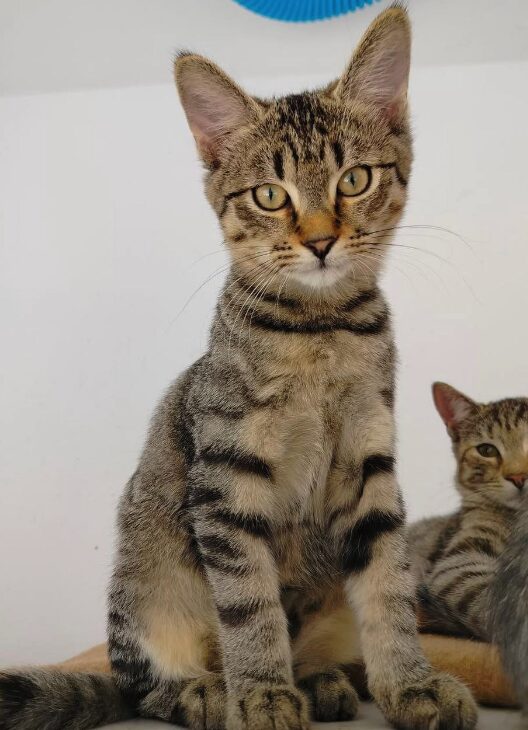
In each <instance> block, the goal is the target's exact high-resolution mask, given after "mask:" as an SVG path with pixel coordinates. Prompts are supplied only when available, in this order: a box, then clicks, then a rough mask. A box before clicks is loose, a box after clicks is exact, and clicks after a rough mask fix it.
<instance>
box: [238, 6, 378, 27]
mask: <svg viewBox="0 0 528 730" xmlns="http://www.w3.org/2000/svg"><path fill="white" fill-rule="evenodd" d="M374 1H375V0H235V2H237V3H238V4H239V5H242V6H243V7H244V8H247V9H248V10H252V11H253V12H254V13H258V14H259V15H264V16H266V17H267V18H273V19H274V20H285V21H287V22H289V23H302V22H306V21H310V20H324V19H325V18H333V17H335V16H336V15H343V14H344V13H351V12H352V11H353V10H357V9H358V8H363V7H365V5H372V3H373V2H374Z"/></svg>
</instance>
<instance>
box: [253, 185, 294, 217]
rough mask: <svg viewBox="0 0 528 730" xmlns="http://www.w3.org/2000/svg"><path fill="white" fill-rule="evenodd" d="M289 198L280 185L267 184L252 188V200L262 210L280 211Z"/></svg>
mask: <svg viewBox="0 0 528 730" xmlns="http://www.w3.org/2000/svg"><path fill="white" fill-rule="evenodd" d="M289 199H290V196H289V195H288V193H287V192H286V190H284V188H282V187H281V186H280V185H275V184H274V183H267V184H266V185H259V186H258V188H253V200H254V201H255V203H256V204H257V205H258V206H259V208H263V209H264V210H280V209H281V208H284V206H285V205H286V203H287V202H288V201H289Z"/></svg>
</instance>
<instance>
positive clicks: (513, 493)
mask: <svg viewBox="0 0 528 730" xmlns="http://www.w3.org/2000/svg"><path fill="white" fill-rule="evenodd" d="M433 395H434V401H435V404H436V407H437V409H438V412H439V413H440V415H441V417H442V419H443V420H444V422H445V424H446V426H447V430H448V433H449V435H450V437H451V439H452V442H453V450H454V453H455V457H456V460H457V478H456V487H457V489H458V491H459V492H460V495H461V497H462V503H461V506H460V509H459V510H458V511H457V512H456V513H455V514H453V515H449V516H445V517H433V518H432V519H426V520H422V521H421V522H418V523H416V524H415V525H413V526H411V528H410V529H409V541H410V548H411V559H412V563H413V567H414V569H415V572H416V576H417V579H418V583H419V595H420V599H421V607H422V609H423V612H424V619H425V622H426V627H428V628H430V629H434V630H436V631H442V632H447V633H450V634H453V633H454V634H461V635H467V636H471V637H475V638H479V639H485V640H490V639H491V636H490V627H489V619H488V613H489V612H488V603H489V595H488V594H489V586H490V584H491V583H492V581H493V579H494V576H495V573H496V572H497V566H498V558H499V556H500V555H501V553H502V552H503V550H504V548H505V546H506V545H507V541H508V538H509V535H510V532H511V530H512V526H513V524H514V522H515V520H516V518H517V516H518V513H519V511H520V507H521V503H522V493H523V491H526V488H525V485H526V484H527V483H528V399H527V398H511V399H508V400H501V401H498V402H496V403H489V404H480V403H475V402H474V401H472V400H470V399H469V398H468V397H467V396H465V395H462V394H461V393H459V392H458V391H457V390H455V389H454V388H452V387H451V386H449V385H445V384H443V383H435V385H434V386H433Z"/></svg>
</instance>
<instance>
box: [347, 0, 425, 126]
mask: <svg viewBox="0 0 528 730" xmlns="http://www.w3.org/2000/svg"><path fill="white" fill-rule="evenodd" d="M410 63H411V25H410V22H409V17H408V15H407V12H406V11H405V10H404V8H403V7H401V6H400V5H394V6H392V7H390V8H388V9H387V10H385V11H384V12H383V13H381V14H380V15H378V17H377V18H376V19H375V20H374V22H373V23H372V24H371V26H370V28H369V29H368V30H367V32H366V33H365V35H364V36H363V38H362V39H361V42H360V44H359V46H358V47H357V49H356V51H355V53H354V55H353V57H352V61H351V62H350V65H349V66H348V68H347V70H346V71H345V73H344V74H343V76H342V77H341V78H340V79H339V81H338V83H337V86H336V89H335V93H336V94H337V95H338V96H339V97H340V98H341V99H342V100H343V101H344V102H345V103H346V102H351V101H353V100H360V101H364V102H366V103H369V104H373V105H375V106H377V107H378V108H379V109H380V110H381V111H382V112H383V113H384V114H386V116H387V117H388V118H389V120H390V121H391V122H395V123H396V122H398V121H401V120H402V119H403V118H404V117H405V115H406V112H407V85H408V81H409V68H410Z"/></svg>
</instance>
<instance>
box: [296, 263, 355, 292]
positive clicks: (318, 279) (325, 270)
mask: <svg viewBox="0 0 528 730" xmlns="http://www.w3.org/2000/svg"><path fill="white" fill-rule="evenodd" d="M289 275H290V276H291V278H292V279H293V280H294V281H295V282H296V283H297V284H301V285H302V286H304V287H306V288H307V289H317V290H321V289H332V288H333V287H335V286H336V285H337V284H338V283H340V282H342V281H343V280H344V279H346V278H350V277H351V276H352V267H351V266H347V265H346V264H343V265H341V266H337V265H336V264H333V265H328V266H324V267H322V266H319V265H318V266H311V267H309V268H308V267H307V268H305V269H304V268H296V269H294V270H293V271H291V272H290V274H289Z"/></svg>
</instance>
